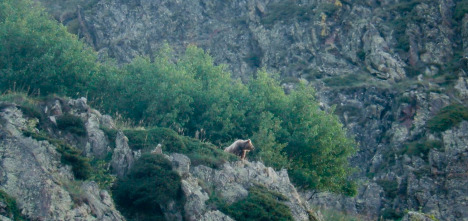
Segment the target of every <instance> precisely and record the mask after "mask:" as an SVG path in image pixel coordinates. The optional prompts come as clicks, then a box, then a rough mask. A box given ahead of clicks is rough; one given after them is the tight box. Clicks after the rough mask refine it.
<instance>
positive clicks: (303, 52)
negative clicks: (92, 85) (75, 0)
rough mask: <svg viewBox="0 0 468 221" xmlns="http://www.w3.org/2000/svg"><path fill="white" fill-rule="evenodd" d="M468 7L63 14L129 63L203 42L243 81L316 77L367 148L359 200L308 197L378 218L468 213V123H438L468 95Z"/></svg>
mask: <svg viewBox="0 0 468 221" xmlns="http://www.w3.org/2000/svg"><path fill="white" fill-rule="evenodd" d="M44 1H45V0H44ZM45 2H47V1H45ZM466 5H467V3H466V1H460V0H436V1H427V0H411V1H400V0H362V1H349V0H301V1H276V0H256V1H244V0H233V1H213V0H210V1H189V2H187V1H175V0H158V1H146V0H132V1H123V0H111V1H108V0H106V1H104V0H101V1H95V2H93V3H92V4H87V5H86V7H82V8H80V9H79V10H77V12H74V11H71V12H70V13H68V14H67V15H70V14H71V16H68V17H67V16H60V18H63V19H61V21H62V22H63V23H65V24H79V25H75V29H73V30H75V32H76V33H78V34H80V35H81V36H82V37H84V39H85V40H86V41H87V42H88V43H90V44H91V45H92V46H93V47H94V48H95V49H96V50H98V51H99V52H100V53H101V54H102V55H103V57H105V56H106V55H108V56H110V57H114V58H116V59H117V60H118V61H120V62H128V61H130V60H131V59H132V58H133V57H135V56H138V55H148V56H150V57H152V56H153V54H154V53H155V52H156V51H157V50H158V48H160V47H161V46H162V45H163V43H164V42H168V43H169V44H170V45H171V46H173V47H174V49H175V50H176V51H178V52H180V51H183V50H184V49H185V47H186V46H187V45H189V44H195V45H197V46H199V47H202V48H204V49H205V50H208V51H209V52H210V53H211V54H212V55H213V57H214V58H215V60H216V62H218V63H225V64H227V65H228V66H229V68H230V69H231V70H232V73H233V75H234V76H236V77H241V78H243V79H247V78H248V77H249V76H252V75H254V73H255V70H256V69H258V68H259V67H265V68H266V69H267V70H270V71H275V72H279V73H280V74H281V76H282V77H283V82H284V85H285V88H287V87H294V83H295V82H297V79H299V78H300V79H306V80H308V81H309V82H310V84H313V85H315V87H316V88H317V92H318V97H319V98H320V100H321V101H322V103H323V104H324V106H325V108H327V107H329V106H333V105H335V106H336V113H337V114H338V115H340V117H341V119H342V121H343V122H344V124H345V125H346V127H347V128H349V131H350V132H351V133H352V134H353V135H354V136H355V138H356V140H357V141H358V142H359V144H360V150H359V153H358V154H357V156H356V157H355V158H353V159H351V160H352V162H353V163H354V165H355V166H357V168H359V169H358V172H357V174H356V177H357V178H358V179H359V180H361V187H360V192H359V194H358V196H357V197H356V198H344V197H341V196H335V195H330V194H328V193H320V194H313V193H304V195H305V196H307V198H308V199H310V202H311V203H312V204H314V205H317V206H324V207H332V208H338V209H341V210H343V211H346V212H348V213H352V214H361V215H365V216H367V217H369V218H370V219H375V218H376V217H384V218H388V219H397V218H399V217H402V216H403V212H404V211H405V210H406V209H410V210H422V211H423V212H425V213H428V214H433V215H435V216H436V217H437V218H438V219H441V220H453V219H458V220H460V219H461V220H467V219H468V214H466V211H465V210H463V207H464V206H466V205H467V203H468V202H467V201H468V200H467V199H466V197H464V195H466V192H467V190H466V188H465V187H466V185H464V184H466V182H467V181H468V176H467V174H466V171H467V166H466V162H467V151H468V150H467V146H468V144H467V136H468V135H467V129H466V122H462V123H460V122H459V121H463V119H461V120H456V122H457V123H455V124H453V125H452V126H451V127H450V128H445V129H444V130H433V129H430V127H428V123H429V122H430V121H431V120H437V118H438V117H441V116H442V115H440V112H441V111H444V109H443V108H445V107H450V105H452V104H465V103H466V102H467V100H468V76H467V74H466V71H467V69H466V68H467V66H466V55H467V53H468V51H467V50H468V49H467V48H468V47H467V42H468V34H467V33H468V26H467V25H466V24H468V17H467V16H465V12H466V10H465V8H466V7H467V6H466ZM465 108H466V107H465ZM463 111H466V109H465V110H462V111H461V112H463ZM449 115H450V114H449ZM450 116H454V115H453V114H452V115H450ZM449 118H450V117H449ZM465 120H466V118H465ZM448 121H451V119H448Z"/></svg>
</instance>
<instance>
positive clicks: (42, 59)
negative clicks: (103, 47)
mask: <svg viewBox="0 0 468 221" xmlns="http://www.w3.org/2000/svg"><path fill="white" fill-rule="evenodd" d="M97 66H98V64H97V63H96V53H95V52H93V51H92V50H91V49H89V48H88V47H86V46H85V45H84V44H83V43H82V42H80V41H78V40H77V37H76V36H74V35H72V34H70V33H68V32H67V30H66V28H65V27H63V26H62V25H60V24H58V23H57V22H55V21H53V20H51V19H49V17H48V16H47V14H46V13H45V12H44V10H43V9H42V8H40V7H38V6H37V5H36V4H35V3H33V2H32V1H30V0H5V1H2V2H1V3H0V76H1V77H0V89H1V90H2V91H5V90H13V89H14V90H22V91H27V92H29V93H30V94H31V93H33V94H41V95H46V94H50V93H63V94H67V95H76V94H77V93H79V94H82V95H83V94H85V93H86V91H87V83H88V82H89V80H90V78H91V77H92V76H93V75H94V74H95V73H96V71H97V68H96V67H97Z"/></svg>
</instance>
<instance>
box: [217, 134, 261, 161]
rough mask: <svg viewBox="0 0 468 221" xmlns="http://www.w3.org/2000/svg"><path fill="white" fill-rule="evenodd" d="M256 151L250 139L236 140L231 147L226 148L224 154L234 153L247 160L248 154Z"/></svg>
mask: <svg viewBox="0 0 468 221" xmlns="http://www.w3.org/2000/svg"><path fill="white" fill-rule="evenodd" d="M253 149H255V147H254V146H253V144H252V141H250V139H248V140H236V141H235V142H234V143H232V144H231V146H229V147H226V148H224V152H228V153H232V154H235V155H237V156H239V157H240V158H241V159H242V160H244V159H245V155H246V154H247V152H249V151H251V150H253Z"/></svg>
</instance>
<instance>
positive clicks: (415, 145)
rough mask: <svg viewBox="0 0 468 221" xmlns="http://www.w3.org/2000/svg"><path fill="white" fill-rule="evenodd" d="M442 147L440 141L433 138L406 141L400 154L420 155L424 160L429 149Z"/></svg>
mask: <svg viewBox="0 0 468 221" xmlns="http://www.w3.org/2000/svg"><path fill="white" fill-rule="evenodd" d="M442 147H443V143H442V142H441V141H435V140H426V141H416V142H411V143H408V144H407V145H406V146H405V149H404V150H403V153H402V154H408V155H415V156H422V158H423V159H424V160H427V157H428V155H429V151H430V150H432V149H436V150H440V149H441V148H442Z"/></svg>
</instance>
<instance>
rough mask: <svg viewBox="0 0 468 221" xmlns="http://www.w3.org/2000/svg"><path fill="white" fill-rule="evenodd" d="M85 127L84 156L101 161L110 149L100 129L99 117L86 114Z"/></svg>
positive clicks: (93, 114)
mask: <svg viewBox="0 0 468 221" xmlns="http://www.w3.org/2000/svg"><path fill="white" fill-rule="evenodd" d="M85 126H86V132H87V134H88V140H87V143H86V147H85V150H86V154H87V155H88V156H94V157H96V158H101V159H102V158H104V157H106V155H107V152H109V149H110V147H109V143H108V141H107V137H106V135H105V134H104V132H103V131H102V130H101V129H100V121H99V116H98V115H97V114H95V113H93V112H91V113H88V114H87V121H86V123H85Z"/></svg>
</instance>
